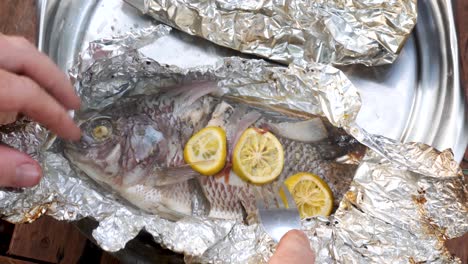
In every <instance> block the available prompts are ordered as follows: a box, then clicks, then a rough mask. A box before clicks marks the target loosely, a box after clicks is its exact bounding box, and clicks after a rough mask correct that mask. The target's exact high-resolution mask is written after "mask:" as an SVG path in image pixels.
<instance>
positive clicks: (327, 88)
mask: <svg viewBox="0 0 468 264" xmlns="http://www.w3.org/2000/svg"><path fill="white" fill-rule="evenodd" d="M169 30H170V29H169V28H168V27H166V26H163V25H159V26H155V27H151V28H149V29H140V30H139V31H138V32H134V33H132V34H131V35H126V36H123V37H118V38H115V39H106V40H98V41H95V42H92V43H90V48H89V49H88V50H87V51H86V52H85V53H83V54H82V56H81V58H80V60H79V64H78V65H76V67H75V68H74V69H73V70H72V71H71V75H72V79H73V80H74V82H75V87H76V88H77V90H78V91H79V94H80V95H81V97H82V99H83V105H84V108H101V107H103V106H105V105H108V104H110V103H112V102H114V101H115V100H119V99H122V98H124V97H125V96H128V95H134V94H144V93H151V92H154V91H155V90H157V89H158V88H159V87H163V86H166V85H171V84H174V83H181V82H184V81H190V80H193V79H197V80H199V79H209V80H218V86H219V87H221V94H222V95H224V96H230V97H234V98H237V99H239V100H245V101H248V102H250V103H253V104H258V105H261V106H264V107H274V108H276V109H281V110H283V111H291V112H294V113H295V114H299V115H304V116H308V115H312V114H314V115H323V116H325V117H327V118H328V119H329V120H330V122H331V123H332V124H334V125H335V126H340V127H343V128H344V129H345V130H346V131H347V132H348V133H350V134H351V135H353V136H354V137H355V138H356V139H358V140H359V141H360V142H362V143H363V144H365V145H367V146H368V147H369V151H368V152H367V154H366V156H365V157H364V159H363V160H362V162H361V163H360V166H359V168H358V170H357V172H356V176H355V178H354V180H353V183H352V185H351V188H350V190H349V191H348V192H347V194H346V195H345V197H344V199H343V200H342V201H341V203H340V206H339V208H338V210H337V211H336V213H335V214H334V215H332V216H330V217H329V218H324V217H317V218H311V219H305V220H303V222H302V229H303V230H304V231H305V232H306V234H307V235H308V237H309V238H310V241H311V246H312V247H313V248H314V250H315V252H316V255H317V260H316V262H317V263H408V262H410V263H417V262H426V263H451V262H455V261H457V260H456V259H453V258H452V257H451V256H450V255H449V254H448V253H447V251H446V249H445V247H444V244H443V242H444V241H445V240H447V239H449V238H453V237H456V236H460V235H462V234H464V233H465V232H467V231H468V187H467V181H466V179H465V178H464V177H463V175H462V173H461V170H460V168H459V167H458V165H457V163H456V162H455V161H454V159H453V154H452V153H451V151H450V150H445V151H442V152H439V151H437V150H435V149H433V148H431V147H430V146H427V145H424V144H419V143H406V144H403V143H400V142H396V141H393V140H390V139H387V138H384V137H382V136H377V135H371V134H368V133H367V132H366V131H364V130H363V129H362V128H360V127H358V126H357V125H356V123H355V122H354V121H355V118H356V115H357V113H358V111H359V108H360V99H359V95H358V93H357V90H356V88H355V87H354V86H353V85H352V84H351V82H350V81H349V80H348V79H347V78H346V77H345V76H344V75H343V73H341V72H340V71H339V70H337V69H335V68H333V67H331V66H326V65H322V64H315V63H307V62H305V61H296V62H295V63H293V64H291V65H290V66H289V67H287V68H286V67H282V66H278V65H274V64H271V63H268V62H265V61H261V60H246V59H241V58H225V59H223V60H221V61H220V62H219V63H218V64H217V65H216V66H209V67H208V66H207V67H195V68H189V69H181V68H177V67H174V66H169V65H161V64H159V63H157V62H156V61H154V60H152V59H149V58H146V57H145V56H143V55H142V54H140V53H139V52H138V51H137V50H136V48H135V47H140V46H141V43H142V41H143V42H147V41H149V40H150V39H149V38H148V37H149V36H152V37H154V38H157V37H160V36H164V35H165V34H167V33H168V32H169ZM221 94H220V95H221ZM19 124H22V123H19ZM26 124H27V125H26V126H25V127H23V128H24V129H19V130H15V129H5V128H2V129H0V138H1V140H2V142H3V143H6V144H9V145H12V146H13V147H16V148H18V149H21V150H24V151H26V152H28V153H31V154H33V155H35V156H36V157H37V158H38V160H39V161H40V162H41V163H42V165H43V167H44V173H45V177H44V179H43V180H42V181H41V183H40V184H39V185H38V186H37V187H34V188H30V189H15V190H12V189H3V190H2V189H0V213H1V214H2V215H3V218H4V219H6V220H8V221H11V222H15V223H20V222H31V221H34V220H35V219H37V218H38V217H39V216H41V215H42V214H48V215H51V216H53V217H55V218H56V219H59V220H77V219H80V218H84V217H91V218H94V219H96V220H97V221H98V222H99V226H98V227H97V228H96V229H95V230H94V231H93V237H94V238H95V239H96V241H97V243H99V245H100V246H101V247H102V248H103V249H105V250H108V251H117V250H119V249H122V248H123V247H124V246H125V244H126V243H127V242H128V241H129V240H131V239H132V238H134V237H135V236H136V235H137V234H138V232H140V230H142V229H145V230H146V231H147V232H149V233H150V234H152V235H153V236H154V239H155V241H157V242H159V243H161V244H163V245H164V246H165V247H167V248H169V249H171V250H174V251H177V252H182V253H184V254H185V255H186V261H188V262H195V263H197V262H200V263H265V262H267V261H268V259H269V258H270V257H271V255H272V254H273V253H274V250H275V247H276V244H275V242H274V241H273V240H272V239H271V238H270V237H269V236H268V234H267V233H266V232H265V231H264V230H263V227H262V226H261V225H259V224H252V225H245V224H243V223H240V222H235V221H227V220H213V219H207V218H204V217H195V216H194V217H186V218H184V219H181V220H179V221H176V222H173V221H169V220H166V219H163V218H161V217H159V216H157V215H151V214H148V213H145V212H142V211H140V210H138V209H136V208H135V207H133V206H130V205H129V204H128V203H127V202H125V201H123V200H121V199H118V198H117V197H116V196H115V195H114V194H113V193H112V192H109V191H106V190H104V189H103V188H101V187H100V186H99V185H97V184H96V183H95V182H93V181H92V180H91V179H89V178H88V177H86V176H85V175H82V174H81V173H79V172H77V171H75V170H73V169H72V168H71V165H70V164H69V162H68V160H66V159H65V158H64V157H63V156H62V154H61V152H60V144H59V142H56V143H55V144H51V142H50V140H46V139H48V138H47V136H46V135H47V131H46V130H44V129H43V128H42V127H40V126H38V125H37V124H35V123H32V122H28V123H26ZM29 143H32V144H31V145H29ZM50 145H52V147H50Z"/></svg>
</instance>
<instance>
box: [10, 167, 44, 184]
mask: <svg viewBox="0 0 468 264" xmlns="http://www.w3.org/2000/svg"><path fill="white" fill-rule="evenodd" d="M39 177H41V172H40V171H39V168H38V167H37V166H34V165H33V164H28V163H26V164H22V165H20V166H18V167H16V179H15V184H16V185H17V186H19V187H29V186H33V185H35V184H37V182H38V181H39Z"/></svg>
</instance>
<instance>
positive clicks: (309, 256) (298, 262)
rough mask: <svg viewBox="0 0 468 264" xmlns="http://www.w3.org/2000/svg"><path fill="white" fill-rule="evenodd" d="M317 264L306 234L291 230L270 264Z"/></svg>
mask: <svg viewBox="0 0 468 264" xmlns="http://www.w3.org/2000/svg"><path fill="white" fill-rule="evenodd" d="M280 263H281V264H286V263H287V264H303V263H310V264H314V263H315V253H314V251H313V250H312V249H311V248H310V241H309V239H308V238H307V236H306V235H305V234H304V232H302V231H299V230H291V231H289V232H287V233H286V234H285V235H284V236H283V237H282V238H281V240H280V242H279V244H278V248H277V249H276V252H275V254H274V255H273V256H272V257H271V259H270V262H269V264H280Z"/></svg>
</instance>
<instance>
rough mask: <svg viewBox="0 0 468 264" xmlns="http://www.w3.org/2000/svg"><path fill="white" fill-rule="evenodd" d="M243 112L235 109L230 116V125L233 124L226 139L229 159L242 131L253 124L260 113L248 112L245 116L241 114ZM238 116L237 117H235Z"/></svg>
mask: <svg viewBox="0 0 468 264" xmlns="http://www.w3.org/2000/svg"><path fill="white" fill-rule="evenodd" d="M243 113H245V111H243V110H242V108H240V109H239V110H238V109H237V108H236V110H235V111H234V113H233V114H232V116H231V118H230V119H231V120H230V123H232V124H235V126H234V127H233V128H232V131H231V134H230V135H229V138H228V149H229V157H231V154H232V151H233V149H234V147H235V146H236V144H237V141H239V138H240V136H241V135H242V133H244V131H245V130H246V129H247V128H248V127H250V126H251V125H252V124H254V123H255V122H256V121H257V120H258V119H259V118H260V117H261V115H260V113H258V112H255V111H253V112H249V113H247V114H243ZM237 116H239V117H237Z"/></svg>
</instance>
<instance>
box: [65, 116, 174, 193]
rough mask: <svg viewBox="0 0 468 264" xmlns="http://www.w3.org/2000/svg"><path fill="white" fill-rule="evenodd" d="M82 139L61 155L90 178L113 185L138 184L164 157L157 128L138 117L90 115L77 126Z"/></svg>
mask: <svg viewBox="0 0 468 264" xmlns="http://www.w3.org/2000/svg"><path fill="white" fill-rule="evenodd" d="M80 128H81V129H82V137H81V140H80V141H78V142H67V143H66V144H65V148H64V152H65V155H66V156H67V158H68V159H69V160H70V161H71V163H73V164H74V165H75V166H76V167H78V168H79V169H80V170H82V171H83V172H84V173H86V174H87V175H88V176H90V177H91V178H93V179H95V180H97V181H103V182H107V183H111V184H114V185H124V186H125V185H134V184H136V183H140V182H141V181H142V180H144V179H145V177H147V176H148V174H149V173H151V170H153V169H155V167H154V166H155V164H157V163H158V161H161V160H164V158H166V155H167V143H166V142H167V140H166V139H165V136H164V134H163V132H161V131H159V129H158V128H157V124H156V123H155V122H152V121H151V120H150V119H149V118H146V117H145V116H142V115H134V116H123V117H122V116H121V117H117V116H112V115H99V114H98V115H94V116H93V117H92V118H89V119H87V120H86V121H84V122H81V124H80Z"/></svg>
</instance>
